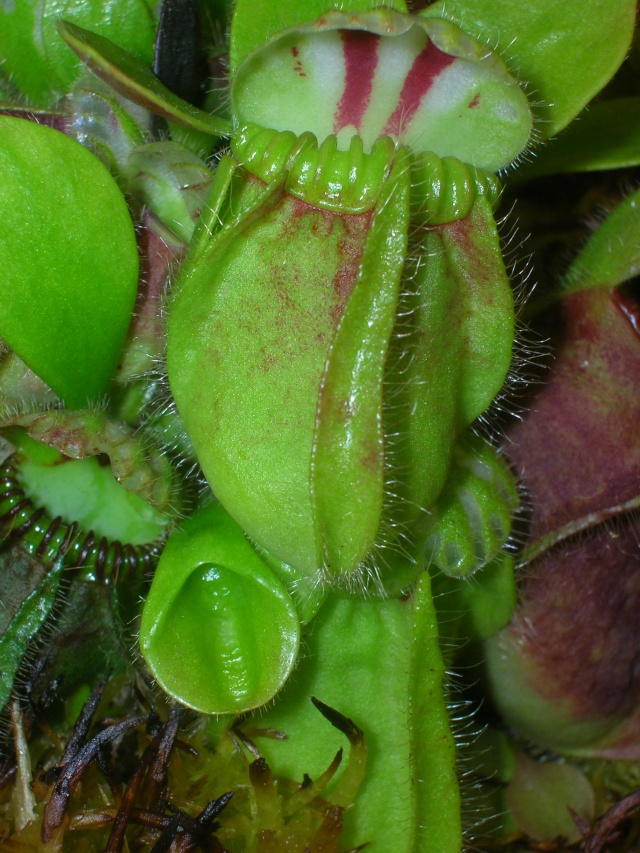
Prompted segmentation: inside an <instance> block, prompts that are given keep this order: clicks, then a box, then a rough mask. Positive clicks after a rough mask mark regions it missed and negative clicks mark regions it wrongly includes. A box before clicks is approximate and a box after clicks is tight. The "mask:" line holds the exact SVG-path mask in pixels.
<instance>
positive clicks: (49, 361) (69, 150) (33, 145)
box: [0, 117, 138, 407]
mask: <svg viewBox="0 0 640 853" xmlns="http://www.w3.org/2000/svg"><path fill="white" fill-rule="evenodd" d="M0 169H1V171H2V175H3V192H2V197H1V198H0V222H1V223H2V228H1V230H0V257H1V259H2V268H3V281H2V287H3V288H4V291H3V292H4V297H3V299H2V301H1V307H0V336H1V337H2V339H3V340H4V341H5V342H6V343H7V344H8V345H9V346H10V347H11V348H12V349H14V350H15V351H16V352H17V353H18V355H19V356H20V357H21V358H22V359H23V360H24V361H25V362H26V363H27V364H28V366H29V367H30V368H31V369H32V370H33V371H34V372H35V373H37V374H38V376H40V377H41V378H42V379H43V380H44V381H45V382H46V383H47V384H48V385H50V386H51V388H53V390H54V391H55V392H56V393H57V394H58V396H60V397H62V398H63V399H64V400H65V402H66V403H67V404H68V405H70V406H75V407H82V406H84V405H85V404H86V402H87V401H88V400H91V401H97V400H98V399H99V398H100V396H101V395H102V394H104V393H105V392H106V390H107V388H108V385H109V381H110V380H111V377H112V376H113V373H114V372H115V369H116V366H117V363H118V358H119V356H120V351H121V349H122V345H123V343H124V339H125V336H126V334H127V330H128V328H129V323H130V321H131V315H132V312H133V306H134V303H135V298H136V292H137V287H138V251H137V248H136V242H135V234H134V230H133V224H132V222H131V217H130V216H129V211H128V209H127V206H126V203H125V201H124V198H123V197H122V194H121V193H120V190H119V189H118V187H117V185H116V184H115V182H114V180H113V179H112V178H111V176H110V175H109V173H108V172H107V170H106V169H105V167H104V166H103V165H102V163H100V161H99V160H98V159H97V158H96V157H94V156H93V155H92V154H90V153H89V152H88V151H87V150H86V149H84V148H83V147H82V146H81V145H79V144H78V143H76V142H73V141H72V140H71V139H69V138H68V137H66V136H64V135H63V134H61V133H58V132H57V131H55V130H51V129H49V128H47V127H43V126H41V125H37V124H34V123H32V122H28V121H24V120H22V119H15V118H7V117H0Z"/></svg>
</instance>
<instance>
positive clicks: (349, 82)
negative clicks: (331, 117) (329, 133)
mask: <svg viewBox="0 0 640 853" xmlns="http://www.w3.org/2000/svg"><path fill="white" fill-rule="evenodd" d="M340 38H341V39H342V51H343V54H344V65H345V81H344V89H343V91H342V97H341V99H340V103H339V104H338V109H337V111H336V118H335V123H334V126H333V132H334V133H338V131H340V130H341V129H342V128H343V127H347V126H348V125H354V127H356V128H357V129H358V130H359V129H360V124H361V123H362V118H363V116H364V114H365V112H366V111H367V107H368V106H369V101H370V100H371V90H372V88H373V78H374V75H375V73H376V68H377V66H378V42H379V41H380V37H379V36H377V35H375V34H374V33H367V32H364V30H340Z"/></svg>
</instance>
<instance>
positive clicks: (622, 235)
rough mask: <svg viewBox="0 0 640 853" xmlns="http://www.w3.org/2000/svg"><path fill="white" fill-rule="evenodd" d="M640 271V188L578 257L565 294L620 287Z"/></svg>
mask: <svg viewBox="0 0 640 853" xmlns="http://www.w3.org/2000/svg"><path fill="white" fill-rule="evenodd" d="M638 273H640V190H637V191H636V192H635V193H633V195H630V196H629V198H627V199H625V200H624V201H623V202H621V203H620V204H619V205H618V206H617V207H616V208H615V209H614V210H613V212H612V213H610V214H609V216H608V217H607V219H605V221H604V222H603V223H602V225H601V226H600V227H599V228H598V230H597V231H595V232H594V234H593V235H592V237H591V239H590V240H589V242H588V243H587V245H586V246H585V247H584V249H583V250H582V251H581V252H580V254H579V255H578V257H577V258H576V259H575V261H574V262H573V264H572V265H571V268H570V269H569V271H568V272H567V274H566V275H565V277H564V281H563V288H562V294H563V295H565V294H567V293H571V292H572V291H575V290H586V289H588V288H591V287H609V288H613V287H617V286H618V285H619V284H622V283H623V282H624V281H628V279H630V278H633V277H634V276H637V275H638Z"/></svg>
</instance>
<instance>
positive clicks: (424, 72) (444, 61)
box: [382, 41, 455, 137]
mask: <svg viewBox="0 0 640 853" xmlns="http://www.w3.org/2000/svg"><path fill="white" fill-rule="evenodd" d="M452 62H455V56H449V54H448V53H443V52H442V51H441V50H438V48H437V47H436V46H435V45H434V44H432V43H431V42H429V41H428V42H427V44H426V45H425V46H424V48H423V49H422V50H421V51H420V53H419V54H418V55H417V56H416V58H415V59H414V60H413V65H412V66H411V68H410V69H409V73H408V74H407V76H406V77H405V81H404V85H403V87H402V91H401V92H400V98H399V100H398V104H397V106H396V108H395V110H394V111H393V113H392V114H391V115H390V117H389V119H388V121H387V124H386V126H385V128H384V130H383V131H382V133H383V135H386V134H393V135H394V136H397V137H399V136H400V132H401V130H402V129H403V128H406V127H407V126H408V125H409V124H410V122H411V120H412V118H413V117H414V115H415V114H416V111H417V109H418V107H419V106H420V102H421V101H422V99H423V98H424V96H425V95H426V94H427V92H428V91H429V89H430V88H431V86H432V85H433V82H434V80H435V79H436V77H438V76H439V75H440V74H441V73H442V72H443V71H444V69H445V68H447V67H448V66H449V65H451V63H452Z"/></svg>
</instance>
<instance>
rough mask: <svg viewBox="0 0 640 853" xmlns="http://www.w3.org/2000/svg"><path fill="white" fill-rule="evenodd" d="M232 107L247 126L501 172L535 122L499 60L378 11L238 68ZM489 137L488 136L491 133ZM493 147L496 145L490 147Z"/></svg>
mask: <svg viewBox="0 0 640 853" xmlns="http://www.w3.org/2000/svg"><path fill="white" fill-rule="evenodd" d="M231 100H232V105H233V111H234V115H235V116H236V118H237V121H238V123H239V124H240V125H244V124H256V125H259V126H261V127H268V128H272V129H274V130H278V131H291V132H293V133H294V134H296V135H297V136H300V135H302V134H303V133H305V132H311V133H313V134H314V135H315V136H316V138H317V139H318V142H319V143H322V142H323V141H324V140H325V139H326V138H327V137H329V136H332V135H333V136H335V137H336V140H337V148H338V150H341V151H346V150H348V149H349V146H350V144H351V140H352V139H353V137H354V136H358V137H360V138H361V139H362V143H363V149H364V151H365V153H368V152H370V151H371V150H372V148H373V146H374V145H375V143H376V141H377V140H378V139H380V138H381V137H384V136H389V137H391V138H392V139H393V140H394V141H395V142H396V143H399V144H402V145H407V146H408V147H409V148H411V150H412V151H414V152H417V153H419V152H425V151H430V152H433V153H435V154H437V155H438V156H440V157H445V156H452V157H457V158H458V159H460V160H462V161H463V162H466V163H470V164H471V165H474V166H477V167H480V168H483V169H488V170H491V171H497V170H498V169H500V168H502V167H504V166H506V165H508V163H510V162H511V161H512V160H513V159H515V158H516V157H517V156H518V154H520V152H521V151H522V150H523V149H524V148H525V146H526V145H527V142H528V140H529V136H530V133H531V114H530V111H529V105H528V103H527V100H526V97H525V95H524V93H523V92H522V91H521V89H520V88H519V86H518V84H517V81H516V80H515V79H514V78H513V77H512V76H511V75H510V74H509V72H508V70H507V68H506V66H505V65H504V63H503V62H502V60H501V59H499V58H498V57H497V56H496V55H495V54H493V53H492V52H491V51H490V50H488V49H487V48H486V46H485V45H482V44H480V43H479V42H477V41H475V40H474V39H472V38H470V37H469V36H467V35H466V34H464V33H463V32H462V31H461V30H460V29H459V28H458V27H457V26H455V25H454V24H452V23H451V22H449V21H444V20H439V19H435V18H434V19H431V18H421V17H417V16H409V15H402V14H400V13H398V12H394V11H392V10H390V9H377V10H373V11H372V12H369V13H366V14H363V15H350V14H345V13H341V12H335V13H330V14H326V15H324V16H322V17H321V18H320V19H319V20H318V21H316V22H314V23H311V24H308V25H304V26H301V27H297V28H296V29H294V30H287V31H285V32H283V33H281V34H279V35H277V36H275V38H274V39H273V40H272V41H271V42H269V43H268V44H267V45H266V46H265V47H261V48H259V49H257V50H255V51H253V52H252V53H251V54H249V55H248V56H247V57H246V59H245V60H244V61H243V62H242V63H241V64H240V66H239V68H238V70H237V72H236V74H235V76H234V80H233V84H232V89H231ZM489 130H490V132H489ZM489 140H490V141H489Z"/></svg>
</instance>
